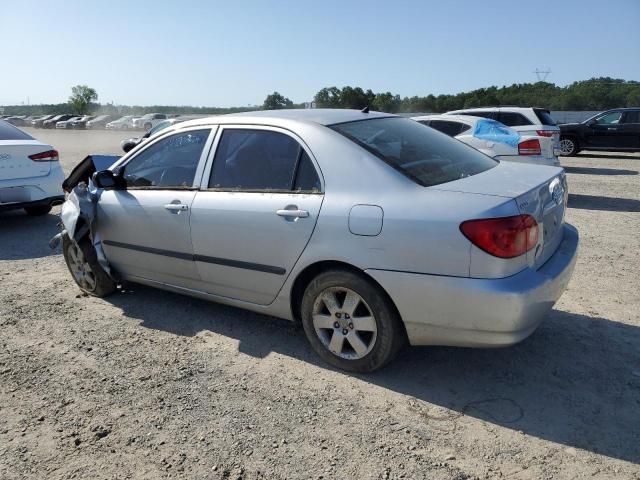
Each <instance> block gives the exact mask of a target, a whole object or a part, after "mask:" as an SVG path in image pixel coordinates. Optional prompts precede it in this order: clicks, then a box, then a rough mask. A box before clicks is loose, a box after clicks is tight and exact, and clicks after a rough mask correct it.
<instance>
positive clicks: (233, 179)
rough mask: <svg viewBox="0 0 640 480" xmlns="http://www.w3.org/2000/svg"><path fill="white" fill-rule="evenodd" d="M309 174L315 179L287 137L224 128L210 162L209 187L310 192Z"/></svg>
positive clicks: (267, 131) (295, 146)
mask: <svg viewBox="0 0 640 480" xmlns="http://www.w3.org/2000/svg"><path fill="white" fill-rule="evenodd" d="M305 157H306V160H305ZM299 161H300V164H299ZM298 165H299V167H298ZM309 167H310V168H311V171H309ZM312 173H313V174H315V175H316V178H317V174H316V173H315V168H314V167H313V164H311V161H310V160H309V158H308V157H307V156H306V153H305V152H304V150H303V149H302V147H301V146H300V144H298V142H297V141H296V140H294V139H293V138H291V137H290V136H289V135H285V134H283V133H280V132H273V131H270V130H251V129H225V130H224V132H223V133H222V138H221V139H220V143H219V145H218V149H217V151H216V155H215V158H214V160H213V170H212V172H211V178H210V179H209V188H229V189H234V190H292V189H294V188H295V189H296V190H307V189H309V190H312V189H313V188H314V187H313V185H315V181H314V180H313V179H312V178H311V176H312V175H311V174H312ZM318 183H319V182H318Z"/></svg>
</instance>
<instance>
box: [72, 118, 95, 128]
mask: <svg viewBox="0 0 640 480" xmlns="http://www.w3.org/2000/svg"><path fill="white" fill-rule="evenodd" d="M94 118H95V115H85V116H84V117H82V118H80V119H79V120H71V128H73V129H74V130H84V129H85V128H87V122H88V121H89V120H92V119H94Z"/></svg>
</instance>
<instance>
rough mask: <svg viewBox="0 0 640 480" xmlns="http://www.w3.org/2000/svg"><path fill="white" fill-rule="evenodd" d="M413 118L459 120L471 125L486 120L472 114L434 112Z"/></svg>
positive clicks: (413, 118)
mask: <svg viewBox="0 0 640 480" xmlns="http://www.w3.org/2000/svg"><path fill="white" fill-rule="evenodd" d="M411 119H412V120H416V121H418V120H445V121H448V122H450V121H453V120H458V121H460V122H463V123H469V124H471V125H475V124H476V123H478V122H479V121H480V120H486V118H484V117H474V116H471V115H455V114H446V115H445V114H442V115H440V114H434V115H422V116H419V117H411Z"/></svg>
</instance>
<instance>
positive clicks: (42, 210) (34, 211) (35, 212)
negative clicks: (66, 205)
mask: <svg viewBox="0 0 640 480" xmlns="http://www.w3.org/2000/svg"><path fill="white" fill-rule="evenodd" d="M52 208H53V207H52V206H51V205H42V206H39V207H25V209H24V211H25V212H27V215H31V216H32V217H39V216H41V215H46V214H47V213H49V212H50V211H51V209H52Z"/></svg>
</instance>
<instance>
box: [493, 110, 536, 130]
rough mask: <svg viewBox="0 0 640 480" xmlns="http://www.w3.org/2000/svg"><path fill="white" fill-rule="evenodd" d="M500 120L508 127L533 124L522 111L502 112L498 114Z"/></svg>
mask: <svg viewBox="0 0 640 480" xmlns="http://www.w3.org/2000/svg"><path fill="white" fill-rule="evenodd" d="M498 121H499V122H500V123H504V124H505V125H506V126H507V127H519V126H520V125H531V122H530V121H529V119H528V118H527V117H525V116H524V115H522V114H521V113H515V112H500V114H499V115H498Z"/></svg>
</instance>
